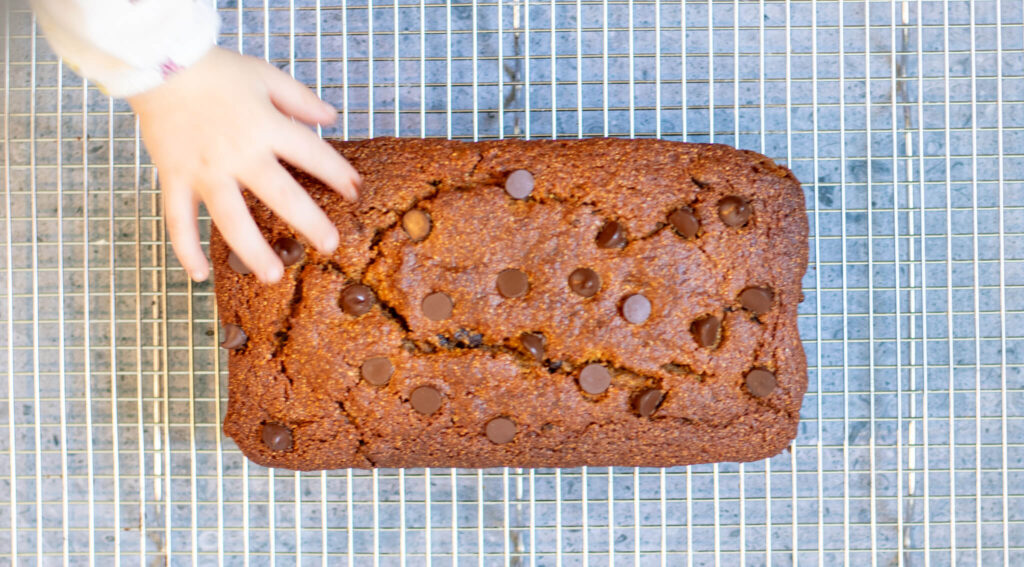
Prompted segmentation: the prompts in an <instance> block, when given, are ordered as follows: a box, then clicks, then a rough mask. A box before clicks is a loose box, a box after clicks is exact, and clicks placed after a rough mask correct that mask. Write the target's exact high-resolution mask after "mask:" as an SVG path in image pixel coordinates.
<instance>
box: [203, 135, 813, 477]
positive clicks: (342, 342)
mask: <svg viewBox="0 0 1024 567" xmlns="http://www.w3.org/2000/svg"><path fill="white" fill-rule="evenodd" d="M335 144H336V147H337V148H338V149H339V151H340V152H342V153H343V154H344V155H345V157H346V158H347V159H349V160H350V162H351V163H352V164H353V165H354V166H355V167H356V169H357V170H358V171H359V172H360V174H361V175H362V176H363V180H364V186H363V192H362V195H361V198H360V199H359V201H358V202H356V203H348V202H345V201H343V200H342V199H340V198H338V197H337V196H336V195H334V194H333V193H332V192H330V191H329V190H327V189H326V188H324V187H323V186H322V185H321V184H320V183H319V182H317V181H315V180H313V179H311V178H309V177H308V176H305V175H304V174H301V173H299V174H297V176H298V178H299V179H300V181H301V182H302V183H303V185H304V186H305V187H307V188H308V189H309V190H310V192H311V194H312V195H313V196H314V198H315V199H316V201H317V202H318V204H320V206H322V207H323V208H324V210H325V211H326V212H327V214H328V216H329V217H330V218H331V219H332V220H333V221H334V222H335V223H336V224H337V225H338V228H339V232H340V236H341V246H340V247H339V249H338V250H337V251H336V252H335V253H334V254H332V255H331V256H329V257H326V256H323V255H321V254H319V253H317V252H316V251H315V250H314V249H313V248H312V247H309V246H305V249H304V254H303V255H302V257H301V258H300V259H299V260H298V261H296V262H295V263H294V264H292V265H290V266H289V267H288V268H287V269H286V274H285V277H284V279H283V280H282V281H281V282H280V283H277V284H274V285H269V286H267V285H263V284H260V283H259V282H258V281H257V280H256V279H255V278H254V277H252V276H245V275H241V274H238V273H236V272H235V271H234V270H232V269H231V268H230V267H229V264H228V254H229V250H228V249H227V247H226V245H225V244H224V242H223V240H222V238H221V237H220V235H219V234H217V233H216V232H215V233H214V237H213V238H212V245H211V256H212V258H213V262H214V265H215V269H216V285H217V294H218V302H219V307H220V314H221V319H222V322H223V323H224V324H226V325H237V326H238V327H240V328H241V329H242V330H243V331H244V333H245V334H246V335H247V337H248V340H247V342H246V343H245V345H244V346H243V347H242V348H240V349H238V350H236V351H233V352H232V354H231V366H230V369H231V381H230V389H231V392H230V405H229V412H228V416H227V418H226V420H225V430H226V432H227V433H228V434H229V435H230V436H231V437H233V438H234V439H235V440H236V442H238V444H239V446H240V447H241V448H242V450H243V451H245V452H246V454H247V455H249V456H250V457H251V458H253V459H254V460H256V461H257V462H260V463H263V464H268V465H272V466H285V467H291V468H301V469H311V468H335V467H349V466H354V467H366V466H492V465H510V466H572V465H578V464H593V465H603V464H624V465H625V464H632V465H671V464H687V463H695V462H708V461H716V460H751V459H756V458H763V457H765V456H769V455H771V454H774V453H776V452H778V451H779V450H781V449H782V448H783V447H785V446H786V445H787V444H788V442H789V440H791V438H792V437H793V435H794V434H795V426H796V422H797V419H798V413H799V408H800V402H801V399H802V395H803V392H804V389H805V388H806V369H805V362H804V357H803V351H802V348H801V346H800V342H799V335H798V332H797V328H796V310H797V305H798V303H799V302H800V300H801V297H802V296H801V289H800V281H801V278H802V276H803V274H804V271H805V269H806V264H807V221H806V216H805V211H804V205H803V194H802V191H801V189H800V186H799V183H798V182H797V181H796V179H795V178H794V177H793V176H792V174H791V173H790V172H789V171H788V170H787V169H786V168H784V167H781V166H778V165H776V164H775V163H773V162H772V161H770V160H769V159H767V158H765V157H763V156H761V155H759V154H756V153H753V152H747V151H740V150H735V149H733V148H730V147H727V146H721V145H701V144H684V143H675V142H666V141H658V140H616V139H594V140H583V141H531V142H524V141H512V140H506V141H495V142H482V143H475V144H470V143H461V142H449V141H444V140H416V139H388V138H381V139H374V140H368V141H363V142H348V143H341V142H338V143H335ZM517 171H524V172H528V173H529V175H525V174H524V173H519V174H515V172H517ZM513 174H515V175H513ZM531 177H532V185H531V184H530V183H529V179H528V178H531ZM528 185H529V187H527V186H528ZM527 189H529V193H528V195H525V196H524V195H522V193H523V192H524V191H526V190H527ZM517 197H518V198H517ZM248 200H249V204H250V209H251V210H252V212H253V216H254V218H255V219H256V220H257V223H258V224H259V225H260V227H261V229H262V230H263V233H264V236H266V237H267V239H268V241H270V242H274V241H277V240H279V239H282V238H295V239H299V241H300V242H302V240H301V239H300V238H299V237H298V236H296V234H295V232H294V231H293V230H292V229H291V228H289V227H288V226H287V225H286V224H285V223H284V222H282V221H281V220H280V219H278V218H277V217H276V216H274V215H273V214H272V213H271V212H270V211H269V210H268V209H266V207H265V206H263V205H262V204H260V203H259V202H258V201H256V200H255V199H253V198H252V197H251V196H248ZM677 211H683V215H684V216H687V217H688V218H679V217H676V218H675V219H674V220H673V217H672V215H673V213H676V212H677ZM421 213H423V214H421ZM693 230H696V233H695V234H693V233H692V232H691V231H693ZM581 268H583V269H586V270H587V271H586V272H581V273H577V274H575V275H574V273H576V272H577V271H578V270H580V269H581ZM506 270H515V272H514V273H511V274H504V275H502V272H503V271H506ZM581 274H582V275H581ZM594 276H596V281H590V280H589V279H588V278H593V277H594ZM357 284H358V285H365V286H367V288H368V289H367V290H366V291H367V292H368V294H369V295H370V302H371V303H372V307H371V308H369V309H367V310H366V312H362V310H361V309H360V308H358V307H356V308H355V309H353V308H352V307H353V305H352V301H354V300H352V299H351V298H350V299H348V300H345V299H342V297H343V295H344V293H346V290H348V292H347V293H352V289H351V288H352V286H354V285H357ZM750 289H756V290H761V289H763V290H768V292H769V295H768V299H767V301H768V303H769V306H768V307H766V308H755V309H754V310H753V311H752V310H751V309H749V308H745V306H746V304H745V303H744V300H741V298H740V296H741V294H743V293H744V291H745V290H750ZM435 294H441V295H440V296H439V295H435ZM357 295H358V294H357ZM635 296H639V297H641V299H639V300H638V299H635ZM631 298H633V299H631ZM346 301H348V304H346ZM355 301H356V302H357V303H358V297H357V298H356V300H355ZM431 302H433V303H431ZM438 302H439V303H438ZM364 303H365V302H364ZM438 305H440V306H438ZM761 309H764V312H755V311H760V310H761ZM709 319H714V320H715V321H713V323H714V324H713V325H711V324H709V323H708V320H709ZM524 333H526V334H531V335H533V336H536V337H537V338H538V340H539V341H540V343H539V346H531V344H530V339H528V338H527V339H524ZM702 333H703V335H702ZM709 333H710V334H709ZM537 348H539V349H540V350H541V351H542V353H541V355H540V356H539V360H538V357H537V356H534V355H535V354H536V352H535V351H536V349H537ZM370 359H386V360H387V363H389V364H390V367H389V368H390V374H389V375H388V377H387V378H386V382H385V383H384V384H383V385H380V384H372V383H370V382H369V381H368V380H367V379H366V378H365V372H366V370H365V368H364V363H365V362H366V361H367V360H370ZM592 363H596V364H600V365H601V366H602V367H604V368H605V369H607V370H608V371H609V374H610V376H611V383H610V385H608V386H606V387H605V388H604V389H598V390H599V391H594V388H592V387H591V388H588V387H587V386H588V385H589V384H582V382H585V381H586V380H584V379H582V378H581V377H580V373H581V371H582V369H583V368H585V367H586V366H587V365H588V364H592ZM757 369H764V370H767V371H769V372H770V373H771V374H773V375H774V378H775V381H776V382H777V385H776V386H775V387H774V389H772V390H770V391H769V392H756V394H757V395H755V394H754V393H752V392H751V389H752V388H754V386H752V385H751V384H750V382H749V380H750V379H749V377H748V375H749V373H750V371H751V370H757ZM598 382H600V379H599V380H598ZM423 387H428V388H429V389H430V390H432V391H433V394H439V396H435V397H439V398H440V400H441V401H440V406H439V407H438V408H436V409H435V410H434V411H432V412H430V413H428V414H423V413H421V412H419V411H416V410H417V409H422V408H414V407H412V406H414V405H416V403H417V401H416V400H413V392H415V391H416V390H417V389H420V388H423ZM651 391H653V392H658V394H657V395H648V398H649V399H648V400H647V402H645V403H647V404H648V406H649V407H646V408H644V409H643V410H641V409H640V406H641V405H642V404H641V402H640V401H639V400H640V398H642V397H643V396H644V394H645V393H647V392H651ZM420 394H423V392H422V391H421V392H420ZM654 398H657V399H654ZM432 399H433V398H432ZM435 401H436V400H435ZM418 403H420V404H422V399H421V400H419V402H418ZM428 405H429V404H428ZM641 413H646V414H647V415H640V414H641ZM496 418H504V419H507V420H508V421H511V422H512V423H513V424H514V427H513V428H512V430H513V431H514V432H513V433H512V434H511V435H512V440H511V441H509V442H502V443H496V442H495V438H494V434H495V432H494V431H491V430H489V429H488V424H489V423H490V422H492V421H494V420H495V419H496ZM496 423H497V422H496ZM266 424H273V425H274V426H275V427H278V426H281V427H284V429H285V430H286V431H287V432H288V435H289V436H290V437H289V439H293V444H289V447H288V450H277V451H275V450H272V449H270V448H268V446H267V441H266V439H267V438H266V435H267V433H266V432H265V431H264V430H265V428H266V427H265V426H266ZM505 425H507V424H505ZM492 427H496V425H495V426H492ZM488 435H491V436H490V438H489V437H488ZM499 437H500V435H499Z"/></svg>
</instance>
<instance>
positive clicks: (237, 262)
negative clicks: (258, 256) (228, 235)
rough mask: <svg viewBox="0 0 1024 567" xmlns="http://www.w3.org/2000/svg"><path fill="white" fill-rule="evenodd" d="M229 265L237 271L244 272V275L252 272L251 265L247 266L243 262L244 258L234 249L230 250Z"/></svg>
mask: <svg viewBox="0 0 1024 567" xmlns="http://www.w3.org/2000/svg"><path fill="white" fill-rule="evenodd" d="M228 266H229V267H230V268H231V269H232V270H234V271H235V272H236V273H239V274H242V275H243V276H245V275H249V274H251V273H252V270H250V269H249V266H246V265H245V263H244V262H242V259H241V258H239V257H238V254H235V251H234V250H232V251H231V252H228Z"/></svg>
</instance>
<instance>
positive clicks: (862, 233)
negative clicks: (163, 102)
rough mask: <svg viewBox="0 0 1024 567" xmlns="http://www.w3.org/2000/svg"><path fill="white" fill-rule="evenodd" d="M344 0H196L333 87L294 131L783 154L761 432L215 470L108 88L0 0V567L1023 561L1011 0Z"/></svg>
mask: <svg viewBox="0 0 1024 567" xmlns="http://www.w3.org/2000/svg"><path fill="white" fill-rule="evenodd" d="M368 1H370V0H349V1H347V2H342V3H341V5H340V6H339V5H337V4H330V5H328V4H329V3H328V2H327V1H326V0H295V1H290V2H289V1H282V0H264V1H251V0H222V2H220V11H221V15H222V19H223V28H222V35H221V38H220V44H221V45H222V46H225V47H228V48H232V49H239V50H241V51H242V52H244V53H246V54H250V55H255V56H259V57H265V58H267V59H269V60H271V61H272V62H274V63H275V64H276V65H278V66H279V67H281V68H283V69H285V70H287V71H289V72H291V73H292V74H294V75H295V76H296V77H297V78H299V79H300V80H302V81H304V82H305V83H307V84H308V85H310V86H311V87H312V88H314V89H316V91H317V92H318V93H320V94H321V95H322V96H323V97H324V98H326V99H327V100H328V101H330V102H332V103H334V104H336V105H338V106H339V107H340V108H342V109H344V112H343V114H342V116H341V119H340V121H339V123H338V125H337V126H336V127H334V128H331V129H325V130H324V132H323V134H324V135H325V136H337V137H343V138H363V137H368V136H377V135H401V136H434V137H451V138H460V139H483V138H497V137H527V138H543V137H583V136H624V137H629V136H636V137H646V136H658V137H662V138H667V139H686V140H690V141H700V142H711V141H713V142H722V143H727V144H733V145H737V146H740V147H744V148H750V149H753V150H757V151H761V152H763V153H766V154H767V155H769V156H771V157H773V158H775V159H777V160H779V161H781V162H784V163H786V164H788V165H789V166H790V167H791V168H792V169H793V170H794V171H795V173H796V174H797V177H798V178H800V179H801V180H802V181H803V182H804V189H805V194H806V199H807V211H808V213H807V214H808V217H809V219H810V221H811V232H812V237H811V242H810V248H811V268H810V270H809V271H808V273H807V275H806V277H805V278H804V293H805V296H806V300H805V301H804V303H803V304H802V305H801V308H800V329H801V335H802V337H803V340H804V347H805V349H806V351H807V355H808V361H809V373H808V379H809V391H808V395H807V397H806V399H805V401H804V407H803V411H802V422H801V424H800V430H799V436H798V437H797V440H796V442H795V443H794V444H793V445H792V447H791V449H790V450H789V451H787V452H785V453H783V454H781V455H779V456H777V457H775V458H772V459H769V460H766V461H762V462H757V463H748V464H742V465H738V464H731V463H723V464H717V465H706V466H694V467H688V468H674V469H643V468H641V469H625V468H623V469H619V468H616V469H611V470H609V469H606V468H583V469H568V470H546V469H545V470H521V469H494V470H484V471H470V470H460V471H454V470H447V469H435V470H422V469H410V470H379V471H374V472H364V471H349V470H340V471H329V472H323V473H302V474H298V473H293V472H287V471H273V470H268V469H264V468H262V467H259V466H256V465H253V464H251V463H249V462H248V461H247V460H246V459H244V458H243V457H242V456H241V454H240V453H239V452H238V450H237V449H236V448H235V446H234V445H233V444H232V442H231V441H230V440H229V439H226V438H224V437H223V435H222V434H221V432H220V422H221V418H222V417H223V415H224V409H225V403H226V395H227V390H226V364H225V359H224V355H223V354H222V353H221V352H220V351H219V350H218V349H217V343H218V337H217V334H218V332H219V329H218V325H217V318H216V312H215V306H214V301H213V289H212V286H211V285H210V284H198V285H196V284H192V283H190V282H189V281H188V280H187V278H186V277H185V274H184V273H183V271H182V270H181V269H180V268H179V266H178V265H177V263H176V261H175V260H174V259H173V254H172V253H171V251H170V247H169V244H168V242H167V239H166V236H165V233H164V227H163V222H162V220H161V216H160V213H161V211H160V203H159V199H158V192H157V188H156V184H155V176H154V172H153V168H152V166H151V165H150V163H149V161H148V158H147V155H146V154H145V152H144V149H143V146H142V144H141V142H140V140H139V131H138V126H137V124H136V121H135V119H134V117H133V116H132V114H131V113H130V111H129V109H128V107H127V106H126V105H125V104H124V103H123V102H120V101H111V100H110V99H108V98H106V97H104V96H103V95H101V94H100V93H99V92H98V91H96V90H95V89H94V88H92V86H91V85H89V84H87V83H85V82H83V81H82V80H81V79H79V78H78V77H76V76H75V75H74V74H72V73H70V72H69V70H68V69H67V68H66V67H64V66H63V65H62V64H61V63H60V62H59V61H58V60H57V59H56V58H55V57H54V55H53V54H52V52H51V51H50V50H49V49H48V47H47V46H46V44H45V41H44V40H43V38H42V37H41V36H40V34H39V32H38V31H37V29H36V26H35V23H34V21H33V19H32V16H31V14H30V13H29V12H28V11H26V10H24V9H23V8H17V7H15V8H13V9H11V11H10V13H9V18H8V20H7V21H6V22H5V23H4V24H3V26H4V30H5V32H6V34H5V48H6V49H5V53H4V60H3V73H2V74H3V81H4V91H3V96H4V99H3V108H4V111H5V112H4V117H3V174H2V175H3V177H2V183H3V211H2V217H3V232H2V234H0V243H2V246H0V248H2V251H0V257H2V260H0V262H2V270H0V288H2V291H0V312H2V313H3V315H2V320H3V323H4V324H3V325H2V326H0V336H2V338H3V348H2V349H0V369H2V371H3V372H2V374H3V378H2V379H0V384H2V385H0V416H2V429H0V529H2V531H0V564H17V565H55V564H89V565H93V564H99V565H122V564H123V565H158V564H159V565H162V564H169V565H185V564H232V565H236V564H237V565H249V564H254V565H292V564H295V565H300V564H301V565H314V564H324V565H326V564H332V565H333V564H355V565H364V564H365V565H381V564H383V565H404V564H410V565H439V566H440V565H527V564H528V565H561V564H566V565H626V564H634V565H641V564H643V565H684V564H685V565H716V566H717V565H723V564H724V565H791V564H807V565H812V564H818V565H822V564H829V563H832V564H842V565H868V564H870V565H872V566H874V565H891V564H906V565H952V564H956V565H982V564H983V565H1006V566H1009V565H1020V564H1024V543H1022V542H1024V331H1022V329H1024V3H1022V2H1020V1H1011V0H1000V1H977V2H960V1H948V0H946V1H925V0H906V1H902V0H894V1H873V2H774V1H747V0H744V1H739V0H731V1H713V2H712V1H701V2H691V1H688V0H681V1H675V2H660V1H659V2H651V1H640V0H630V1H622V0H599V1H595V0H586V1H584V0H574V1H565V0H528V1H526V0H523V1H521V0H499V1H498V2H494V1H482V0H472V1H469V2H467V1H466V0H463V1H461V2H449V3H444V2H439V1H433V0H432V1H428V0H421V1H420V2H419V3H415V2H407V3H401V2H398V0H395V2H394V3H389V2H388V1H387V0H380V1H372V4H367V2H368ZM203 227H204V228H203V230H204V234H206V233H207V229H208V222H206V221H204V225H203Z"/></svg>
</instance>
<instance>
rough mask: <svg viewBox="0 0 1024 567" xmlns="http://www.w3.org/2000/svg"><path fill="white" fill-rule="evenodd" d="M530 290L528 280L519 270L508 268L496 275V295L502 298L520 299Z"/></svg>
mask: <svg viewBox="0 0 1024 567" xmlns="http://www.w3.org/2000/svg"><path fill="white" fill-rule="evenodd" d="M528 289H530V280H529V279H528V278H527V277H526V274H525V273H524V272H522V271H521V270H516V269H515V268H509V269H507V270H502V271H501V272H499V273H498V293H500V294H501V295H502V297H509V298H512V297H522V296H524V295H526V291H527V290H528Z"/></svg>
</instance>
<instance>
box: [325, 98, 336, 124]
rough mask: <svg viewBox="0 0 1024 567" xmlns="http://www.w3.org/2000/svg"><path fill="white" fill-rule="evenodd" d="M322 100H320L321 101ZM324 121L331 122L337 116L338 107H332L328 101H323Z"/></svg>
mask: <svg viewBox="0 0 1024 567" xmlns="http://www.w3.org/2000/svg"><path fill="white" fill-rule="evenodd" d="M321 102H322V101H321ZM323 105H324V121H323V124H333V123H334V121H335V120H337V118H338V109H337V108H334V106H333V105H331V104H330V103H327V102H324V103H323Z"/></svg>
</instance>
